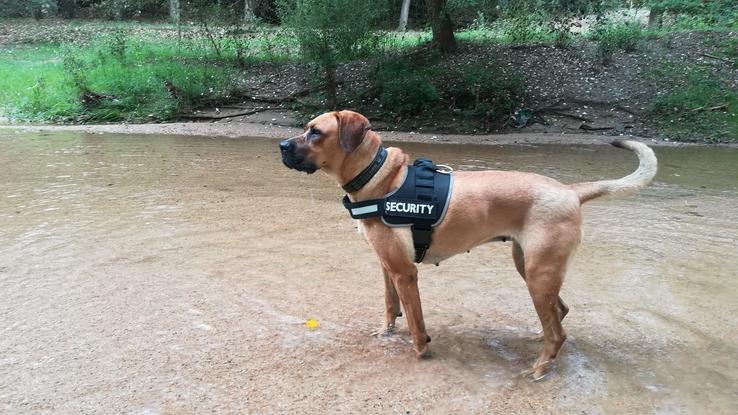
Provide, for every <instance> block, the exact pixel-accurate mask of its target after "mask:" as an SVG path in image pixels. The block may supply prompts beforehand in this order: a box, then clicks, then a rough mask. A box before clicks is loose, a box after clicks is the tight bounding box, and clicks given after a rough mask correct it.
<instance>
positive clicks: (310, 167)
mask: <svg viewBox="0 0 738 415" xmlns="http://www.w3.org/2000/svg"><path fill="white" fill-rule="evenodd" d="M279 151H280V153H282V163H283V164H284V165H285V166H287V167H288V168H290V169H293V170H297V171H304V172H305V173H307V174H313V173H315V171H316V170H318V166H316V165H315V163H313V162H312V161H310V160H308V159H307V158H306V157H305V156H304V155H300V154H299V153H300V151H298V149H297V147H296V146H295V144H294V143H293V140H283V141H282V142H280V143H279Z"/></svg>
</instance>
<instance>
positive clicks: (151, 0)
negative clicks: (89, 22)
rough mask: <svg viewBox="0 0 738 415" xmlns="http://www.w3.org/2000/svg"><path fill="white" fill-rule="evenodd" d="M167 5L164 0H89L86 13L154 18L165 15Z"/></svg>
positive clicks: (131, 17)
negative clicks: (94, 0) (90, 0)
mask: <svg viewBox="0 0 738 415" xmlns="http://www.w3.org/2000/svg"><path fill="white" fill-rule="evenodd" d="M168 7H169V2H168V1H166V0H101V1H96V2H90V6H89V7H88V8H87V10H86V13H87V14H88V15H90V16H93V17H99V18H103V19H110V20H122V19H142V18H143V19H154V18H160V17H164V16H166V15H167V12H168V10H169V8H168Z"/></svg>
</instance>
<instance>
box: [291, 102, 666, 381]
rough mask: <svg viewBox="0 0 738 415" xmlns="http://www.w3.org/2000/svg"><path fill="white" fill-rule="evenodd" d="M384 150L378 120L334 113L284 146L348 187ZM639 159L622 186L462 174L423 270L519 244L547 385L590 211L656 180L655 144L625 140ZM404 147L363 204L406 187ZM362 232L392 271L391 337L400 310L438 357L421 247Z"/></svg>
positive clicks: (405, 238)
mask: <svg viewBox="0 0 738 415" xmlns="http://www.w3.org/2000/svg"><path fill="white" fill-rule="evenodd" d="M381 145H382V143H381V140H380V138H379V135H378V134H377V133H375V132H373V131H371V129H370V125H369V120H367V119H366V118H365V117H364V116H362V115H361V114H358V113H355V112H351V111H340V112H330V113H326V114H323V115H320V116H318V117H316V118H315V119H313V120H312V121H310V122H309V123H308V124H307V126H306V128H305V132H304V133H303V134H301V135H299V136H297V137H293V138H290V139H288V140H284V141H282V142H281V143H280V150H281V153H282V161H283V162H284V164H285V165H286V166H287V167H289V168H292V169H296V170H299V171H304V172H307V173H313V172H315V171H316V170H318V169H320V170H323V171H324V172H326V173H327V174H328V175H330V176H331V177H333V178H334V179H335V180H336V182H338V184H339V185H345V184H346V183H348V182H350V181H352V179H354V178H355V177H356V176H357V175H359V174H360V173H361V172H362V171H364V170H365V169H366V168H367V166H369V165H370V163H372V161H373V160H374V159H375V155H376V154H377V152H378V150H379V148H380V146H381ZM613 145H615V146H617V147H622V148H626V149H628V150H631V151H634V152H635V153H636V155H637V156H638V159H639V161H640V165H639V167H638V169H637V170H636V171H635V172H634V173H632V174H630V175H628V176H626V177H624V178H621V179H617V180H604V181H598V182H588V183H578V184H573V185H564V184H561V183H559V182H557V181H556V180H553V179H551V178H548V177H544V176H540V175H537V174H532V173H522V172H515V171H492V170H489V171H473V172H455V173H453V175H454V185H453V189H452V194H451V197H450V200H449V204H448V206H447V211H446V216H445V219H444V220H443V222H442V223H440V224H439V225H438V226H437V227H436V228H435V229H434V231H433V234H432V235H433V241H432V244H431V246H430V249H429V250H428V252H427V254H426V256H425V258H424V259H423V263H438V262H440V261H442V260H444V259H446V258H449V257H451V256H453V255H456V254H458V253H462V252H466V251H468V250H470V249H471V248H473V247H475V246H477V245H480V244H483V243H487V242H491V241H496V240H508V239H509V240H512V241H513V259H514V261H515V266H516V268H517V270H518V272H520V275H521V276H522V277H523V279H524V280H525V282H526V283H527V286H528V290H529V292H530V295H531V297H532V298H533V303H534V305H535V308H536V312H537V313H538V317H539V318H540V320H541V324H542V325H543V338H544V346H543V351H542V352H541V355H540V356H539V357H538V359H537V360H536V361H535V363H534V364H533V367H532V369H531V370H530V371H528V372H527V373H528V374H530V375H532V377H533V378H534V379H540V378H542V377H543V376H544V375H545V374H546V371H547V369H548V368H549V367H550V364H551V363H552V362H553V360H554V359H555V358H556V355H557V354H558V352H559V349H560V348H561V345H562V344H563V342H564V340H565V339H566V334H565V333H564V329H563V328H562V326H561V321H562V320H563V318H564V316H566V313H567V312H568V311H569V310H568V308H567V306H566V305H565V304H564V302H563V301H562V300H561V298H559V290H560V289H561V284H562V282H563V280H564V274H565V272H566V266H567V263H568V262H569V258H570V257H571V255H572V254H573V252H574V250H575V248H576V247H577V245H578V244H579V240H580V235H581V229H580V228H581V223H582V214H581V209H580V206H581V204H582V203H584V202H586V201H588V200H591V199H594V198H596V197H600V196H604V195H608V194H624V193H630V192H633V191H635V190H638V189H641V188H643V187H645V186H646V185H647V184H648V183H649V182H650V181H651V180H652V179H653V177H654V176H655V175H656V157H655V155H654V153H653V151H652V150H651V149H650V148H648V147H647V146H646V145H644V144H641V143H638V142H635V141H616V142H614V143H613ZM410 162H411V161H410V159H409V156H408V155H406V154H405V153H403V152H402V150H400V149H399V148H394V147H391V148H388V149H387V158H386V160H385V161H384V163H383V164H382V166H381V167H380V168H379V170H378V171H377V172H376V174H374V175H373V177H371V179H370V180H369V181H368V182H367V183H366V184H365V185H364V186H363V187H361V189H359V190H358V191H355V192H352V193H350V194H349V198H350V199H351V201H353V202H357V201H364V200H370V199H378V198H382V197H384V196H385V195H386V194H388V193H390V192H391V191H393V190H395V189H397V188H398V187H399V186H400V185H401V184H402V182H403V180H404V178H405V174H406V170H407V166H408V165H409V164H410ZM358 223H359V231H360V232H361V234H362V235H363V236H364V238H366V240H367V241H368V242H369V244H370V245H371V246H372V248H373V249H374V251H375V252H376V254H377V256H378V257H379V261H380V263H381V265H382V271H383V273H384V282H385V330H386V333H388V334H391V333H392V331H393V329H394V326H395V320H396V318H397V317H398V316H400V315H401V311H400V303H402V308H403V309H404V311H405V313H406V315H407V322H408V325H409V328H410V333H411V335H412V338H413V343H414V346H415V351H416V352H417V354H418V356H419V357H427V356H429V355H430V353H429V350H428V345H427V344H428V343H429V342H430V337H429V336H428V334H427V333H426V331H425V324H424V322H423V311H422V309H421V306H420V296H419V293H418V285H417V278H418V270H417V268H416V266H415V264H414V262H413V259H414V255H415V252H414V251H415V249H414V247H413V240H412V236H411V231H410V229H409V228H408V227H389V226H386V225H385V224H384V223H383V222H382V221H381V220H380V219H379V218H377V217H373V218H368V219H361V220H359V221H358Z"/></svg>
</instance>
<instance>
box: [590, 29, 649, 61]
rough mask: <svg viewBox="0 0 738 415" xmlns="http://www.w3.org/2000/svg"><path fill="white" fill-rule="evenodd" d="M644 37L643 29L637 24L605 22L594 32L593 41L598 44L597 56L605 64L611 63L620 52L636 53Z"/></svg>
mask: <svg viewBox="0 0 738 415" xmlns="http://www.w3.org/2000/svg"><path fill="white" fill-rule="evenodd" d="M643 37H644V31H643V28H641V26H640V25H639V24H638V23H635V22H616V23H607V22H605V23H602V24H599V25H597V26H596V27H595V29H594V31H593V32H592V39H593V40H595V41H596V42H597V54H598V56H599V57H600V58H601V59H602V62H603V63H608V62H610V60H612V55H613V53H615V52H616V51H618V50H624V51H626V52H633V51H635V50H636V48H637V47H638V43H639V42H640V41H641V39H642V38H643Z"/></svg>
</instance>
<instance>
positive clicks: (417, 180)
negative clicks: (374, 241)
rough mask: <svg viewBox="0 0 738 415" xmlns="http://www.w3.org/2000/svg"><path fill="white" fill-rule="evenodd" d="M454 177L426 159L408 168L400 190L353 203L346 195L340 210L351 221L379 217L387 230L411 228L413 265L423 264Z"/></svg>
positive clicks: (442, 215)
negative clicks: (381, 196) (391, 227)
mask: <svg viewBox="0 0 738 415" xmlns="http://www.w3.org/2000/svg"><path fill="white" fill-rule="evenodd" d="M452 185H453V176H452V175H451V174H448V173H441V172H438V171H437V168H436V165H435V164H433V162H432V161H430V160H427V159H417V160H415V162H414V163H413V165H412V166H408V168H407V175H406V176H405V180H404V181H403V183H402V184H401V185H400V187H399V188H398V189H397V190H395V191H394V192H392V193H389V194H387V195H385V197H384V198H383V199H373V200H365V201H362V202H356V203H353V202H351V200H350V199H349V198H348V195H346V196H344V197H343V206H344V207H345V208H346V209H347V210H348V211H349V214H350V215H351V217H352V218H354V219H366V218H371V217H380V218H381V219H382V222H384V223H385V225H387V226H410V227H411V228H410V229H411V231H412V235H413V246H414V247H415V262H422V261H423V258H424V257H425V253H426V251H427V250H428V248H429V247H430V244H431V241H432V234H433V227H435V226H437V225H438V224H440V223H441V221H443V217H444V216H445V215H446V209H447V207H448V203H449V199H450V197H451V187H452Z"/></svg>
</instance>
